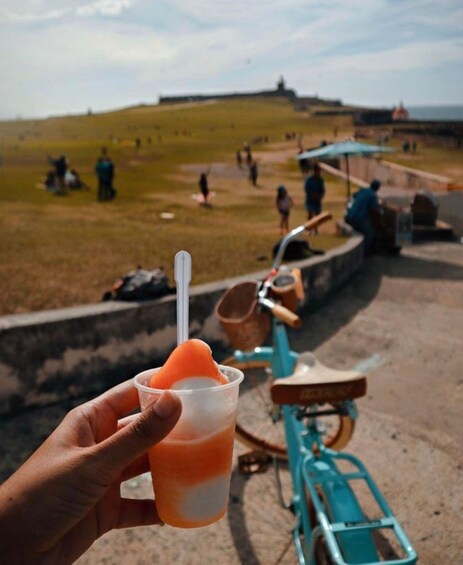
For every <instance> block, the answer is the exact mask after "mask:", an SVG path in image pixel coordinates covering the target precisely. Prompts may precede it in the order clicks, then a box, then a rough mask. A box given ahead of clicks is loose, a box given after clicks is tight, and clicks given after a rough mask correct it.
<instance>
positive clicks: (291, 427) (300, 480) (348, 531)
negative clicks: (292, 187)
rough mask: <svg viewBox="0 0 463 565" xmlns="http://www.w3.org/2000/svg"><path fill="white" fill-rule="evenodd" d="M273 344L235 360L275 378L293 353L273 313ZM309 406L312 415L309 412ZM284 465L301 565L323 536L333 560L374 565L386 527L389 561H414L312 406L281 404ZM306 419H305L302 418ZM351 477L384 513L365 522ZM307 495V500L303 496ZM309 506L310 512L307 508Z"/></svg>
mask: <svg viewBox="0 0 463 565" xmlns="http://www.w3.org/2000/svg"><path fill="white" fill-rule="evenodd" d="M303 228H304V227H303V226H301V227H299V228H296V229H295V230H292V232H290V233H289V234H288V235H287V236H286V237H285V238H284V240H283V242H282V244H281V247H280V250H279V253H278V254H277V257H276V258H275V262H274V265H273V268H272V274H275V272H276V271H277V269H278V266H279V264H280V262H281V259H282V257H283V254H284V249H285V245H284V244H285V243H288V242H289V241H290V240H291V239H293V238H294V237H296V236H297V235H298V234H299V233H302V231H304V229H306V228H304V229H303ZM268 285H269V279H267V280H266V281H265V282H264V283H263V286H262V288H261V290H260V292H259V299H260V300H259V301H260V303H261V304H262V305H263V306H266V287H267V288H268ZM272 342H273V347H257V348H255V349H254V350H252V351H247V352H245V351H235V353H234V355H235V358H236V359H237V360H238V361H240V362H255V361H259V362H262V361H265V362H267V363H270V364H271V367H272V373H273V377H274V378H275V379H280V378H285V377H288V376H290V375H291V374H292V373H293V370H294V367H295V364H296V361H297V358H298V354H297V353H295V352H293V351H291V349H290V345H289V340H288V335H287V332H286V328H285V325H284V324H283V323H282V322H281V321H279V320H278V319H277V318H275V317H273V322H272ZM344 406H345V408H346V410H347V411H348V413H349V416H350V417H351V418H353V419H356V417H357V411H356V407H355V403H354V401H348V402H345V403H344ZM310 410H312V413H310ZM281 411H282V415H283V419H284V428H285V437H286V444H287V449H288V465H289V471H290V474H291V481H292V486H293V492H292V499H291V508H292V509H293V511H294V514H295V527H294V529H293V540H294V544H295V548H296V553H297V558H298V560H299V564H300V565H316V560H315V551H316V546H317V543H318V541H319V540H320V539H324V540H325V543H326V547H327V549H328V552H329V554H330V556H331V559H332V561H333V563H335V564H337V565H349V564H354V563H355V564H361V563H363V564H369V565H373V564H379V563H385V562H384V561H381V560H380V557H379V555H378V552H377V548H376V544H375V543H374V539H373V536H372V534H373V532H375V531H378V530H380V529H385V528H387V529H389V530H391V531H392V532H394V534H395V537H396V540H397V541H398V543H399V545H400V547H401V548H402V551H403V554H404V557H403V558H398V559H394V560H389V561H387V563H389V564H390V565H399V564H400V565H406V564H413V563H416V560H417V555H416V552H415V550H414V549H413V547H412V545H411V543H410V541H409V540H408V538H407V536H406V534H405V532H404V531H403V529H402V528H401V526H400V524H399V523H398V521H397V519H396V518H395V517H394V515H393V513H392V511H391V509H390V507H389V506H388V504H387V502H386V500H385V498H384V496H383V495H382V494H381V492H380V490H379V488H378V487H377V485H376V483H375V482H374V480H373V478H372V477H371V475H370V473H369V472H368V470H367V469H366V467H365V466H364V465H363V464H362V463H361V461H360V460H359V459H358V458H356V457H354V456H353V455H351V454H347V453H339V452H337V451H334V450H332V449H329V448H327V447H325V445H324V444H323V438H322V435H321V432H320V430H319V427H318V425H317V417H316V406H313V407H309V415H308V417H307V416H304V417H301V413H300V407H298V406H292V405H283V406H282V407H281ZM305 418H306V419H307V420H308V422H304V419H305ZM342 461H345V462H348V463H349V464H350V465H351V466H352V467H353V468H354V469H355V470H354V471H350V472H342V471H341V470H340V469H339V466H338V464H337V463H339V462H342ZM353 481H363V483H364V484H365V485H366V487H367V488H368V490H369V491H370V493H371V495H372V497H373V499H374V500H375V501H376V503H377V505H378V508H379V509H380V510H381V512H382V514H383V516H382V517H381V518H378V519H375V520H369V519H368V518H367V517H366V516H365V514H364V512H363V510H362V507H361V505H360V503H359V501H358V499H357V497H356V495H355V493H354V491H353V489H352V488H351V485H350V483H351V482H353ZM307 496H308V498H309V501H310V502H308V500H307ZM309 504H311V505H312V509H313V512H311V511H310V508H309Z"/></svg>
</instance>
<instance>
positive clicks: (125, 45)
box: [0, 0, 463, 119]
mask: <svg viewBox="0 0 463 565" xmlns="http://www.w3.org/2000/svg"><path fill="white" fill-rule="evenodd" d="M280 76H283V77H284V78H285V81H286V84H287V86H288V87H289V88H294V89H295V90H296V92H297V93H298V95H300V96H303V95H319V96H320V97H323V98H340V99H341V100H342V101H343V102H344V103H347V104H356V105H365V106H372V107H393V106H395V105H397V104H398V103H399V102H400V101H403V103H404V105H405V106H406V107H407V106H414V105H431V104H436V105H444V104H463V2H462V0H432V1H431V0H348V1H347V0H265V1H264V0H253V1H252V2H249V1H248V0H21V1H18V0H0V77H1V80H0V119H9V118H16V117H23V118H27V117H46V116H49V115H63V114H81V113H86V112H87V110H88V109H89V108H91V109H92V111H94V112H100V111H105V110H111V109H116V108H121V107H126V106H132V105H136V104H139V103H148V104H151V103H157V102H158V99H159V95H173V94H194V93H207V94H212V93H225V92H230V91H232V92H233V91H253V90H264V89H273V88H274V87H275V86H276V83H277V81H278V79H279V78H280Z"/></svg>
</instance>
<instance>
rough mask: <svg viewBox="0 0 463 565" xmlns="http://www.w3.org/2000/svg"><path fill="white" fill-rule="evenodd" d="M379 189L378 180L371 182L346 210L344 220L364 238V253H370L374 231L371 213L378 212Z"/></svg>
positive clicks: (360, 191)
mask: <svg viewBox="0 0 463 565" xmlns="http://www.w3.org/2000/svg"><path fill="white" fill-rule="evenodd" d="M380 187H381V183H380V181H379V180H377V179H374V180H372V181H371V183H370V186H369V187H367V188H361V189H360V190H359V191H358V192H356V193H355V194H354V196H353V200H352V202H351V204H350V205H349V207H348V208H347V213H346V217H345V220H346V222H347V223H348V224H349V225H351V226H352V227H353V228H354V230H356V231H358V232H360V233H361V234H363V236H364V238H365V253H366V254H369V253H371V250H372V248H373V243H374V239H375V229H374V227H373V224H372V222H371V214H372V212H373V211H377V210H379V200H378V194H377V192H378V190H379V189H380Z"/></svg>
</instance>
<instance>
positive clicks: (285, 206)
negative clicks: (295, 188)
mask: <svg viewBox="0 0 463 565" xmlns="http://www.w3.org/2000/svg"><path fill="white" fill-rule="evenodd" d="M275 203H276V207H277V210H278V212H279V214H280V233H281V235H284V234H286V233H288V231H289V213H290V210H291V208H292V207H293V204H294V203H293V199H292V198H291V196H290V195H289V193H288V191H287V190H286V187H285V186H283V185H281V186H279V187H278V188H277V197H276V202H275Z"/></svg>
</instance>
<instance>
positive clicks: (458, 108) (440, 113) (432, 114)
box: [405, 104, 463, 121]
mask: <svg viewBox="0 0 463 565" xmlns="http://www.w3.org/2000/svg"><path fill="white" fill-rule="evenodd" d="M405 107H406V109H407V110H408V113H409V116H410V119H415V120H436V121H439V120H442V121H446V120H451V121H463V104H440V105H439V104H435V105H433V104H423V105H421V104H414V105H413V106H405Z"/></svg>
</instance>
